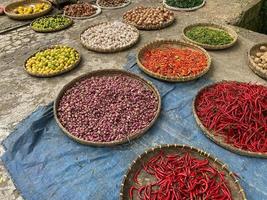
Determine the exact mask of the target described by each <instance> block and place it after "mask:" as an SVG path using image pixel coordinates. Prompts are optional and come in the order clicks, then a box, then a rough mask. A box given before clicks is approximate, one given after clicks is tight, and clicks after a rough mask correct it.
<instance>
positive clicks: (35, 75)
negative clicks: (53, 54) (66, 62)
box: [24, 45, 81, 78]
mask: <svg viewBox="0 0 267 200" xmlns="http://www.w3.org/2000/svg"><path fill="white" fill-rule="evenodd" d="M55 46H66V45H53V46H50V47H46V48H43V49H42V50H40V51H37V52H35V53H34V54H33V55H31V56H30V57H29V58H27V59H26V60H25V62H24V70H25V71H26V72H27V73H28V74H29V75H31V76H34V77H38V78H50V77H54V76H58V75H61V74H64V73H66V72H69V71H71V70H73V69H74V68H75V67H77V66H78V65H79V63H80V61H81V54H80V53H79V52H78V51H77V50H76V49H75V50H76V51H77V52H78V53H79V59H78V60H77V61H76V63H74V64H72V65H71V66H70V67H69V68H67V69H64V70H62V71H60V72H55V73H51V74H47V75H44V74H39V73H32V72H30V71H28V70H27V69H26V63H27V61H28V60H29V59H30V58H31V57H33V56H35V55H36V54H37V53H38V52H41V51H44V50H46V49H52V48H54V47H55ZM71 48H72V47H71Z"/></svg>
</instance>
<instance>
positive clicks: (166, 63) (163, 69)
mask: <svg viewBox="0 0 267 200" xmlns="http://www.w3.org/2000/svg"><path fill="white" fill-rule="evenodd" d="M142 64H143V65H144V66H145V67H146V68H147V69H148V70H150V71H152V72H154V73H157V74H160V75H164V76H168V77H179V76H192V75H197V74H199V73H201V72H202V71H203V70H204V69H205V67H206V66H207V58H206V56H205V54H204V53H202V52H199V51H196V50H191V49H179V48H174V47H171V46H166V47H164V48H156V49H152V50H147V51H146V52H145V53H144V57H143V62H142Z"/></svg>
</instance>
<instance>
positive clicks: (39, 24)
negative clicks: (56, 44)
mask: <svg viewBox="0 0 267 200" xmlns="http://www.w3.org/2000/svg"><path fill="white" fill-rule="evenodd" d="M71 22H72V21H71V19H70V18H68V17H64V16H61V15H55V16H48V17H41V18H39V19H37V20H36V21H34V22H33V24H32V27H33V28H34V29H37V30H40V31H49V30H55V29H61V28H63V27H65V26H66V25H68V24H70V23H71Z"/></svg>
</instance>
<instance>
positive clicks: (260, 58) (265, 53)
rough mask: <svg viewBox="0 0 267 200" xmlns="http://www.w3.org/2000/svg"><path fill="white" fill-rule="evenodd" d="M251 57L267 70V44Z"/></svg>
mask: <svg viewBox="0 0 267 200" xmlns="http://www.w3.org/2000/svg"><path fill="white" fill-rule="evenodd" d="M251 58H252V59H253V61H254V63H256V64H257V66H259V67H261V68H262V69H266V70H267V46H261V47H260V48H259V51H258V52H257V53H256V54H255V55H254V56H251Z"/></svg>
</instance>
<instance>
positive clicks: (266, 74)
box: [248, 42, 267, 80]
mask: <svg viewBox="0 0 267 200" xmlns="http://www.w3.org/2000/svg"><path fill="white" fill-rule="evenodd" d="M260 46H267V43H266V42H261V43H257V44H254V45H253V46H252V47H251V48H250V49H249V50H248V66H249V68H250V69H251V70H252V71H253V72H254V73H255V74H257V75H258V76H260V77H261V78H263V79H266V80H267V69H263V68H261V67H259V66H258V65H257V64H256V63H255V62H254V60H253V59H252V58H251V56H252V51H253V50H254V49H256V48H258V47H260Z"/></svg>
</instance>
